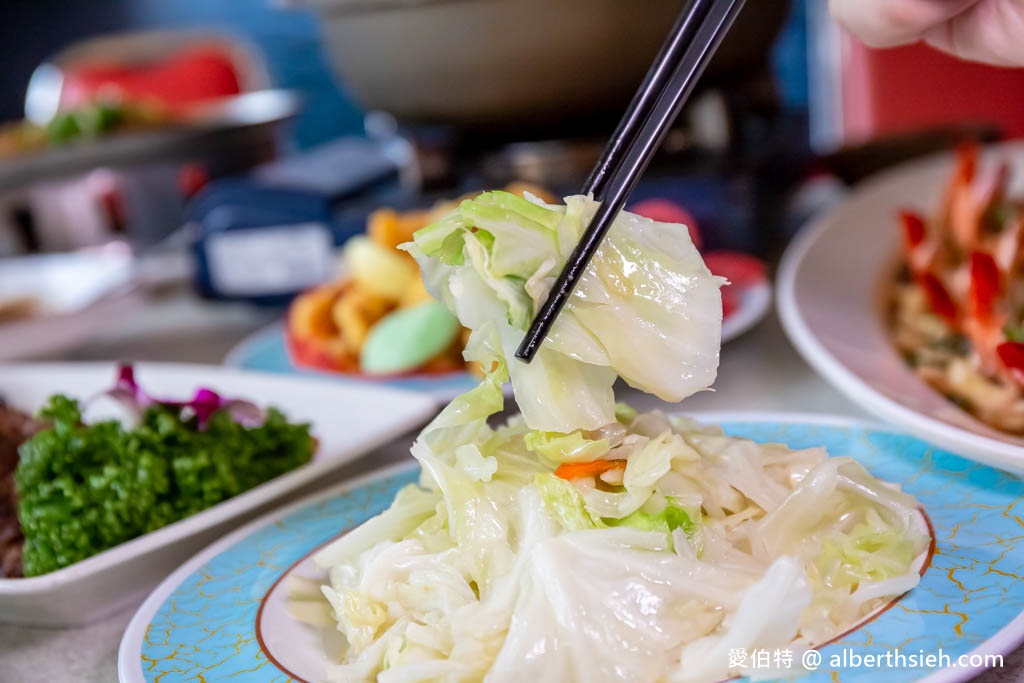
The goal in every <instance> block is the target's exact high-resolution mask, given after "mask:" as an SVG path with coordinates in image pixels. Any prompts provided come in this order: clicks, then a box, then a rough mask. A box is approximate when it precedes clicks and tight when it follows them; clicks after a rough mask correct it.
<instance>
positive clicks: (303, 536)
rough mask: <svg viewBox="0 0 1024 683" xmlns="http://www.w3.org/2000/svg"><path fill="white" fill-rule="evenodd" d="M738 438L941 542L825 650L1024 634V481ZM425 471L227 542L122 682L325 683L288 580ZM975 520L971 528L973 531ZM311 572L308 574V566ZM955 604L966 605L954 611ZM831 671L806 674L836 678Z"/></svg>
mask: <svg viewBox="0 0 1024 683" xmlns="http://www.w3.org/2000/svg"><path fill="white" fill-rule="evenodd" d="M695 417H697V418H698V419H700V420H703V421H708V422H716V423H721V424H723V426H724V427H725V430H726V432H727V433H729V434H733V435H737V436H745V437H749V438H752V439H755V440H757V441H761V442H782V443H785V444H787V445H788V446H790V447H791V448H807V447H811V446H822V445H823V446H825V447H826V448H827V449H828V450H829V453H830V454H832V455H852V456H854V457H856V458H857V459H858V460H859V461H860V462H861V463H863V464H864V465H865V466H866V467H867V468H868V469H869V470H870V471H871V472H872V473H873V474H875V475H876V476H879V477H881V478H883V479H886V480H889V481H894V482H902V483H903V484H904V489H905V490H907V491H908V492H910V493H911V494H913V495H914V496H916V497H917V498H918V500H919V501H920V502H921V504H922V506H923V507H924V509H925V512H926V513H927V515H928V517H929V518H930V520H931V522H932V527H933V530H934V537H935V541H936V550H935V554H934V555H933V557H932V564H931V566H930V568H928V569H927V570H926V571H925V572H924V575H923V578H922V582H921V584H920V585H919V586H918V587H917V588H915V589H914V590H913V591H911V592H910V593H909V594H907V595H906V596H903V597H902V598H901V599H900V600H898V601H897V602H896V603H895V605H894V606H893V607H892V608H891V609H888V610H885V611H883V612H881V613H879V614H878V615H877V616H876V617H875V618H874V619H873V620H870V621H868V622H866V623H864V624H862V626H861V627H860V628H858V629H856V630H855V631H852V632H850V633H848V634H846V635H844V636H842V637H841V638H840V639H839V640H838V641H836V642H834V643H832V644H829V645H826V646H824V647H823V648H821V654H822V655H823V658H824V659H823V661H824V662H829V661H830V658H831V656H832V655H833V654H838V653H841V652H842V649H843V648H855V650H854V651H855V652H857V653H858V654H862V655H867V654H879V653H883V652H885V651H886V650H889V649H892V648H896V647H901V648H902V649H903V650H904V651H906V652H911V651H912V652H915V653H916V652H918V651H919V650H923V651H925V652H938V651H939V648H942V652H944V653H946V654H948V655H949V657H950V658H951V659H952V661H954V662H955V661H957V658H958V657H959V656H960V655H964V654H981V653H984V654H1003V653H1006V652H1009V651H1010V650H1012V649H1013V648H1014V647H1015V646H1016V645H1017V644H1018V643H1020V642H1021V640H1022V639H1024V616H1021V614H1020V613H1021V610H1022V609H1024V593H1022V592H1021V591H1019V590H1016V588H1015V587H1016V585H1017V582H1018V581H1019V578H1018V575H1019V572H1020V568H1021V566H1022V565H1024V546H1022V545H1020V544H1018V543H1015V541H1014V539H1015V538H1019V536H1020V527H1019V522H1018V521H1017V520H1016V519H1015V515H1018V514H1019V512H1018V511H1015V508H1016V506H1018V505H1019V503H1020V501H1021V499H1022V497H1024V483H1022V482H1021V481H1020V480H1018V479H1016V478H1014V477H1012V476H1009V475H1006V474H1003V473H1000V472H998V471H996V470H993V469H990V468H988V467H984V466H980V465H975V464H973V463H970V462H967V461H965V460H963V459H961V458H959V457H957V456H955V455H953V454H951V453H948V452H946V451H941V450H938V449H935V448H933V447H932V446H930V445H928V444H927V443H925V442H923V441H920V440H918V439H916V438H914V437H911V436H906V435H903V434H898V433H894V432H891V431H887V430H886V429H885V428H884V427H878V426H874V425H868V424H864V423H858V422H854V421H850V420H847V419H844V418H828V417H825V418H822V417H819V416H814V417H810V416H799V415H772V414H756V413H750V414H744V413H738V414H705V415H697V416H695ZM417 476H418V470H417V469H416V468H415V467H414V466H413V465H412V464H409V465H405V466H399V467H397V468H391V469H388V470H383V471H380V472H378V473H376V474H372V475H370V476H368V477H364V478H362V479H360V480H358V481H353V482H350V483H348V484H345V485H344V486H342V487H339V488H337V489H334V490H333V491H329V492H326V493H323V494H320V495H318V496H315V497H313V498H310V499H307V500H306V501H303V502H299V503H297V504H295V505H293V506H291V507H289V508H286V509H284V510H279V511H276V512H274V513H272V514H270V515H268V516H266V517H264V518H262V519H260V520H257V521H256V522H253V523H252V524H250V525H248V526H247V527H245V528H244V529H240V530H238V531H236V532H235V533H233V534H231V535H229V536H227V537H225V538H223V539H221V540H220V541H218V542H217V543H215V544H214V545H212V546H210V547H209V548H207V549H206V550H204V551H203V552H201V553H200V554H199V555H197V556H196V557H194V558H193V559H191V560H190V561H188V562H187V563H185V564H184V565H182V566H181V567H180V568H179V569H178V570H176V571H175V572H174V573H173V574H172V575H171V576H169V577H168V578H167V579H166V580H165V581H164V582H163V583H162V584H161V585H160V586H159V587H158V588H157V589H156V590H155V591H154V592H153V593H152V594H151V595H150V596H149V598H147V600H146V601H145V603H143V605H142V606H141V607H140V608H139V611H138V612H137V613H136V615H135V617H134V618H133V619H132V621H131V623H130V624H129V625H128V628H127V630H126V631H125V635H124V638H123V639H122V641H121V647H120V650H119V653H118V672H119V677H120V681H121V683H144V682H150V681H158V680H164V679H163V678H162V677H163V676H166V675H167V674H173V675H174V676H175V677H176V678H181V679H184V678H190V679H191V678H199V677H202V679H203V680H206V681H208V682H209V683H216V682H220V681H224V682H227V681H234V680H238V678H239V674H242V673H243V672H244V676H245V680H246V681H254V682H259V681H283V680H299V681H302V680H306V681H312V680H318V677H319V675H320V674H318V673H317V672H318V671H321V670H322V666H323V665H324V664H325V663H326V661H327V658H326V656H325V655H324V654H323V650H322V643H321V638H322V637H323V634H321V633H318V632H317V631H314V630H312V629H309V628H308V627H306V626H304V625H302V624H299V623H298V622H296V621H294V620H293V619H292V618H291V617H289V616H288V615H287V613H286V610H285V605H284V602H283V598H282V591H280V590H275V588H276V587H279V586H280V585H281V583H282V582H281V579H282V577H283V576H284V575H285V574H286V573H288V572H289V571H291V570H293V569H295V568H296V567H297V566H301V564H302V562H303V561H304V560H305V559H307V558H308V556H309V555H310V553H311V552H312V551H313V550H315V549H316V548H318V547H319V546H320V545H322V544H323V543H325V542H327V541H329V540H331V539H332V538H334V537H336V536H337V535H338V534H339V533H341V532H343V531H344V530H346V529H350V528H352V527H353V526H355V525H357V524H359V523H360V522H362V521H364V520H366V519H367V518H369V517H371V516H372V515H374V514H376V513H378V512H380V511H381V510H383V509H385V508H386V507H387V506H388V504H389V503H390V502H391V499H392V497H393V496H394V494H395V492H396V491H397V490H398V489H399V488H400V487H401V486H403V485H405V484H407V483H410V482H413V481H415V480H416V479H417ZM968 522H970V523H968ZM303 570H305V568H304V567H303ZM953 605H955V607H952V606H953ZM826 668H827V667H825V666H823V667H822V668H821V669H819V670H818V671H815V672H813V673H811V674H810V675H808V676H807V677H805V678H803V679H801V680H805V681H808V683H818V682H819V681H820V682H822V683H824V682H826V681H833V680H837V679H838V676H833V674H832V672H831V671H830V670H826ZM979 671H980V668H979V667H977V666H975V667H971V666H967V665H964V666H960V667H957V668H950V669H946V670H943V671H941V672H939V671H935V670H929V669H892V670H888V671H885V672H884V674H885V680H887V681H916V680H925V679H928V680H942V681H963V680H966V679H968V678H971V677H973V676H975V675H977V674H978V673H979ZM881 673H883V672H880V671H879V670H877V669H872V668H870V667H868V668H847V669H844V670H842V671H841V676H842V680H843V681H846V682H847V683H858V682H860V681H874V680H877V679H878V676H879V674H881Z"/></svg>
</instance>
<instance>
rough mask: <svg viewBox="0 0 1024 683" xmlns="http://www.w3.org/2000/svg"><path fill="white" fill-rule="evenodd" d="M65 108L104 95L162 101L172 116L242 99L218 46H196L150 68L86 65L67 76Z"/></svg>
mask: <svg viewBox="0 0 1024 683" xmlns="http://www.w3.org/2000/svg"><path fill="white" fill-rule="evenodd" d="M64 78H65V81H64V86H63V88H62V90H61V108H62V109H67V108H71V107H76V106H80V105H83V104H87V103H88V102H91V101H92V100H93V99H95V97H96V95H97V94H99V93H107V92H114V93H117V94H118V95H119V96H121V97H123V98H124V99H126V100H129V101H132V100H134V101H139V100H147V101H153V100H155V101H158V102H160V103H161V104H163V105H164V106H165V107H167V108H168V109H169V110H171V111H182V110H185V109H188V108H189V107H190V106H192V105H195V104H199V103H201V102H206V101H209V100H213V99H216V98H219V97H226V96H229V95H237V94H239V93H240V92H241V91H242V89H241V84H240V82H239V74H238V72H237V71H236V69H235V64H234V61H233V60H232V58H231V56H230V55H229V54H227V53H226V52H225V51H223V50H221V49H218V48H214V47H205V46H200V47H192V48H188V49H186V50H183V51H181V52H178V53H175V54H173V55H171V56H169V57H167V58H165V59H161V60H158V61H155V62H152V63H149V64H144V65H112V64H83V65H81V66H77V67H74V68H71V69H69V70H68V71H67V72H66V73H65V76H64Z"/></svg>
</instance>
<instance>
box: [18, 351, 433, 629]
mask: <svg viewBox="0 0 1024 683" xmlns="http://www.w3.org/2000/svg"><path fill="white" fill-rule="evenodd" d="M137 374H138V377H139V379H140V382H141V383H142V384H143V386H145V387H146V388H147V389H150V390H151V391H152V392H153V393H154V394H155V395H160V396H178V395H181V396H185V395H190V394H191V393H192V392H193V391H194V390H195V389H196V387H199V386H206V387H210V388H213V389H214V390H216V391H218V392H222V393H223V394H224V395H226V396H237V397H244V398H248V399H251V400H253V401H255V402H258V403H259V404H261V405H273V406H277V407H278V408H280V409H281V410H282V411H283V412H284V413H285V415H286V416H287V417H288V418H289V419H290V420H293V421H305V422H310V423H311V424H312V433H313V435H314V436H315V437H316V438H317V440H318V448H317V452H316V453H315V454H314V456H313V459H312V460H311V461H310V462H309V463H307V464H306V465H303V466H302V467H299V468H298V469H296V470H293V471H292V472H289V473H287V474H284V475H281V476H279V477H276V478H275V479H272V480H270V481H268V482H266V483H264V484H262V485H260V486H257V487H256V488H254V489H251V490H249V491H247V492H245V493H242V494H240V495H238V496H235V497H234V498H231V499H229V500H226V501H224V502H222V503H220V504H218V505H214V506H213V507H211V508H209V509H207V510H204V511H203V512H200V513H198V514H195V515H193V516H191V517H187V518H185V519H183V520H181V521H179V522H175V523H173V524H170V525H168V526H166V527H163V528H161V529H158V530H156V531H154V532H151V533H148V534H145V535H144V536H140V537H138V538H135V539H133V540H131V541H128V542H126V543H122V544H121V545H119V546H116V547H114V548H111V549H110V550H107V551H105V552H102V553H99V554H98V555H94V556H93V557H90V558H88V559H85V560H82V561H81V562H77V563H75V564H73V565H71V566H68V567H65V568H64V569H60V570H58V571H55V572H51V573H49V574H44V575H41V576H37V577H31V578H21V579H0V621H2V622H12V623H22V624H34V625H44V626H72V625H77V624H84V623H87V622H89V621H92V620H95V619H98V618H100V617H102V616H104V615H106V614H110V613H111V612H114V611H116V610H117V609H119V608H121V607H123V606H124V605H126V604H129V603H131V602H132V601H133V600H137V599H138V598H139V597H141V596H142V595H144V594H145V593H146V592H147V591H148V590H149V589H150V588H152V587H153V586H154V585H155V584H156V583H157V582H158V581H159V580H160V579H161V578H163V577H164V576H166V574H167V571H168V570H169V569H170V568H171V567H173V566H175V565H176V564H177V563H179V562H181V561H182V560H184V559H185V558H187V557H188V556H189V555H190V554H192V553H194V552H195V551H196V550H197V549H198V548H201V547H202V546H203V545H205V544H207V543H210V542H211V541H213V540H214V539H216V538H218V537H219V536H221V535H223V534H224V533H225V532H227V531H228V530H230V529H231V528H232V526H235V525H237V524H238V523H239V521H240V519H242V518H251V517H252V516H254V515H255V513H257V512H261V511H265V510H267V509H268V508H269V507H270V505H271V504H272V503H273V502H274V501H275V500H277V499H279V498H281V497H282V496H283V495H285V494H287V493H289V492H291V491H294V490H295V489H296V488H298V487H300V486H303V485H305V484H310V483H311V482H314V481H316V480H319V479H322V478H324V477H326V476H328V475H329V474H330V473H331V472H333V471H334V470H336V469H338V468H339V467H341V466H342V465H344V464H346V463H348V462H351V461H353V460H355V459H356V458H358V457H359V456H361V455H364V454H366V453H367V452H369V451H371V450H373V449H374V448H376V447H377V446H380V445H381V444H383V443H386V442H387V441H389V440H391V439H393V438H395V437H397V436H400V435H401V434H403V433H405V432H406V431H407V430H409V429H412V428H414V427H416V426H417V425H418V424H421V423H423V422H424V421H425V420H426V419H428V418H429V417H430V416H431V415H432V414H433V412H434V411H435V408H436V406H435V404H434V402H433V401H432V400H430V399H429V398H427V397H424V396H422V395H418V394H414V393H409V392H401V391H397V390H394V389H389V388H386V387H377V388H374V387H361V388H355V387H346V386H339V385H338V384H335V383H328V382H317V381H315V380H310V379H303V378H294V377H279V376H273V375H260V374H258V373H249V372H241V371H238V370H229V369H224V368H218V367H209V366H202V365H177V364H156V363H153V364H148V363H143V364H140V365H139V366H137ZM114 376H115V368H114V366H113V365H112V364H67V363H65V364H57V363H55V364H21V365H16V366H15V365H8V366H3V365H0V395H3V396H4V397H5V398H6V399H7V401H8V402H9V403H10V404H11V405H12V406H13V407H15V408H18V409H20V410H23V411H25V412H33V411H34V410H35V409H36V408H38V407H39V406H40V405H41V404H42V403H43V402H44V401H45V400H46V399H47V397H49V396H50V395H52V394H55V393H64V394H67V395H69V396H73V397H79V398H87V397H89V396H91V395H94V394H96V393H97V392H98V391H101V390H103V389H105V388H107V387H108V386H110V384H111V382H112V379H113V377H114Z"/></svg>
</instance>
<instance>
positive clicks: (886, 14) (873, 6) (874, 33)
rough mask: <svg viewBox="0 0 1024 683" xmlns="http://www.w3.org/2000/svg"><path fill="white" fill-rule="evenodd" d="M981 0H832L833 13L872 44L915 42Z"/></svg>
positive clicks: (867, 42)
mask: <svg viewBox="0 0 1024 683" xmlns="http://www.w3.org/2000/svg"><path fill="white" fill-rule="evenodd" d="M977 4H979V0H829V9H830V10H831V11H832V14H833V16H835V18H836V19H837V20H838V21H839V23H841V24H842V25H843V26H845V27H846V28H847V29H848V30H849V31H851V32H852V33H853V34H854V35H856V36H857V37H858V38H860V39H861V40H862V41H864V42H865V43H866V44H867V45H869V46H871V47H893V46H895V45H904V44H906V43H913V42H917V41H918V40H921V39H923V38H924V37H925V35H926V34H928V33H929V31H932V30H934V29H935V28H936V27H938V26H942V25H943V24H945V23H946V22H948V21H949V20H950V19H952V18H953V17H956V16H958V15H960V14H962V13H963V12H965V11H967V10H969V9H970V8H971V7H972V6H974V5H977Z"/></svg>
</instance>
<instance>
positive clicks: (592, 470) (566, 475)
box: [555, 460, 626, 481]
mask: <svg viewBox="0 0 1024 683" xmlns="http://www.w3.org/2000/svg"><path fill="white" fill-rule="evenodd" d="M618 469H623V470H624V469H626V461H625V460H594V461H592V462H567V463H563V464H561V465H559V466H558V469H556V470H555V476H556V477H561V478H562V479H568V480H569V481H572V480H573V479H580V478H582V477H596V476H598V475H599V474H604V473H605V472H607V471H609V470H618Z"/></svg>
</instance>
